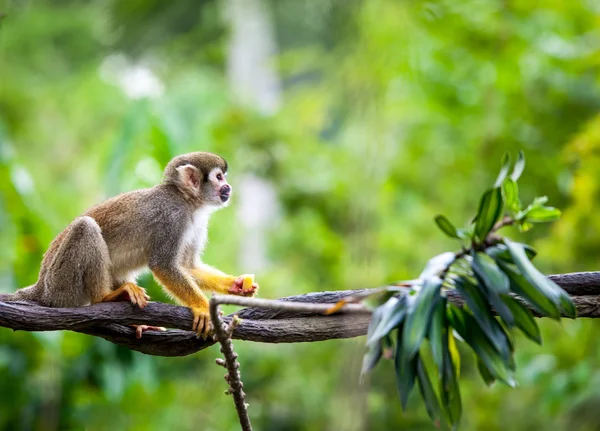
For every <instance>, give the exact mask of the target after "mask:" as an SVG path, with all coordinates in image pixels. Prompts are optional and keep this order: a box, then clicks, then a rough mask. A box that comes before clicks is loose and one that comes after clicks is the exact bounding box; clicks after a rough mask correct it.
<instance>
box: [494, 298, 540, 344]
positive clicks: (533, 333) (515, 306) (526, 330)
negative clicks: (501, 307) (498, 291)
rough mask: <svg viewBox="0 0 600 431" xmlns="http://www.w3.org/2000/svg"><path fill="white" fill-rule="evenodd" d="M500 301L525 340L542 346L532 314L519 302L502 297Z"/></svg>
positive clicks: (538, 330)
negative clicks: (508, 310) (507, 309)
mask: <svg viewBox="0 0 600 431" xmlns="http://www.w3.org/2000/svg"><path fill="white" fill-rule="evenodd" d="M502 301H503V302H504V303H505V304H506V306H507V307H508V308H510V311H511V313H512V315H513V317H514V321H515V326H516V327H517V328H519V329H520V330H521V331H522V332H523V334H525V336H527V338H529V339H530V340H532V341H535V342H536V343H538V344H542V336H541V335H540V328H538V325H537V323H535V319H534V318H533V313H531V311H529V309H528V308H526V307H525V306H523V305H522V304H521V303H520V302H519V301H517V300H516V299H514V298H512V297H510V296H503V297H502Z"/></svg>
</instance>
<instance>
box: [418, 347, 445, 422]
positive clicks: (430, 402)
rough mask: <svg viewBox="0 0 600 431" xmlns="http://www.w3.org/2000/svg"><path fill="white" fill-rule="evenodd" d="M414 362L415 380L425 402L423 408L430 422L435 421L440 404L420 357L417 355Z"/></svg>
mask: <svg viewBox="0 0 600 431" xmlns="http://www.w3.org/2000/svg"><path fill="white" fill-rule="evenodd" d="M415 360H416V362H417V380H418V382H419V389H420V390H421V395H422V396H423V401H425V408H426V409H427V414H428V415H429V417H430V418H431V420H432V421H435V420H437V419H439V418H440V403H439V401H438V397H437V394H436V393H435V390H434V389H433V385H432V384H431V379H430V378H429V374H428V373H427V369H426V368H425V364H424V363H423V361H422V359H421V357H420V356H419V355H417V356H416V357H415Z"/></svg>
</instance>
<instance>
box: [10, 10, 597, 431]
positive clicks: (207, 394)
mask: <svg viewBox="0 0 600 431" xmlns="http://www.w3.org/2000/svg"><path fill="white" fill-rule="evenodd" d="M0 14H1V15H0V16H1V17H2V18H0V289H1V290H2V291H6V292H8V291H13V290H15V289H16V288H17V287H22V286H26V285H29V284H31V283H33V282H34V281H35V280H36V277H37V272H38V270H39V262H40V261H41V257H42V254H43V253H44V251H45V249H46V247H47V245H48V244H49V242H50V241H51V239H52V238H53V237H54V236H55V235H56V234H57V233H58V232H59V231H61V230H62V229H63V228H64V227H65V226H66V225H67V224H68V223H69V222H70V221H71V220H72V219H73V218H74V217H76V216H77V215H78V214H79V213H81V212H82V211H83V210H84V209H86V208H87V207H88V206H90V205H92V204H94V203H97V202H99V201H101V200H103V199H105V198H107V197H109V196H113V195H115V194H117V193H119V192H123V191H128V190H132V189H134V188H141V187H148V186H152V185H154V184H156V183H157V182H159V181H160V179H161V170H162V168H163V167H164V165H165V164H166V163H167V161H168V160H169V159H170V158H171V157H172V156H175V155H177V154H181V153H185V152H188V151H198V150H204V151H213V152H217V153H220V154H222V155H223V156H225V157H226V158H227V159H228V161H229V165H230V166H231V170H230V173H229V180H230V182H231V183H232V185H233V187H234V189H235V190H236V194H235V196H234V199H233V204H232V206H231V207H229V208H227V209H225V210H223V211H221V212H219V213H217V214H216V215H215V216H214V217H213V220H212V222H211V229H210V243H209V246H208V249H207V251H206V253H205V260H206V261H207V262H208V263H211V264H214V265H216V266H218V267H219V268H222V269H223V270H225V271H228V272H232V273H243V272H254V273H256V274H257V280H258V281H260V283H261V291H260V294H261V296H262V297H264V298H277V297H282V296H287V295H292V294H299V293H304V292H310V291H319V290H335V289H350V288H362V287H375V286H379V285H382V284H385V283H386V282H389V281H393V280H398V279H408V278H413V277H415V276H416V275H418V273H419V272H420V270H421V268H422V266H423V264H424V263H425V262H426V260H427V259H428V258H429V257H431V256H433V255H435V254H437V253H439V252H442V251H447V250H453V249H454V248H455V244H453V243H452V242H451V241H450V240H448V239H445V238H444V235H443V234H441V232H439V231H438V229H437V228H436V227H435V225H434V224H433V217H434V216H435V215H436V214H437V213H443V214H445V215H447V216H448V217H449V218H450V219H451V220H453V221H454V222H455V223H457V224H462V223H466V222H468V221H469V219H470V217H472V215H473V214H474V211H475V209H476V205H477V200H478V197H479V195H480V194H481V192H482V191H483V190H484V189H485V187H486V185H489V184H491V183H492V182H493V179H494V178H495V175H496V172H497V169H498V167H499V163H500V158H501V155H502V154H503V153H504V152H505V151H511V152H512V153H513V155H516V152H517V151H518V150H519V149H523V150H524V151H525V154H526V156H527V159H528V166H527V168H526V171H525V175H524V177H523V178H522V180H521V183H522V185H521V188H522V193H523V195H524V197H525V200H528V199H530V198H532V197H533V196H535V195H540V194H547V195H548V196H549V198H550V203H551V204H554V205H556V206H558V207H560V208H562V209H563V210H564V217H563V218H562V219H561V220H560V221H559V222H557V223H555V224H554V225H552V226H542V227H539V228H536V229H535V230H534V231H533V232H530V233H527V234H519V233H518V232H516V231H515V232H513V231H511V232H510V233H509V234H510V235H512V236H514V237H517V238H520V239H522V240H525V241H530V242H532V243H533V244H534V245H535V246H536V247H537V248H538V249H539V250H540V256H539V257H538V259H539V260H538V265H540V267H541V268H542V269H543V270H544V271H545V272H549V273H550V272H555V273H556V272H571V271H579V270H596V269H600V217H598V215H597V214H598V211H599V210H600V203H599V202H600V174H599V173H598V172H599V169H600V116H599V113H600V91H599V90H600V79H599V74H598V73H599V70H600V3H598V2H597V1H596V0H579V1H570V2H566V1H562V0H550V1H545V2H538V1H533V0H519V1H511V0H508V1H507V0H504V1H501V0H490V1H480V0H467V1H461V0H439V1H431V0H430V1H423V0H411V1H408V0H404V1H398V0H368V1H367V0H212V1H206V0H205V1H202V2H199V1H196V0H179V1H173V2H165V1H161V0H127V1H118V0H89V1H85V2H83V1H67V0H61V1H54V0H52V1H51V0H36V1H33V0H0ZM142 284H143V285H144V286H146V287H147V288H148V289H149V291H150V294H151V295H152V296H153V297H154V298H155V299H156V300H160V301H168V300H167V299H166V298H165V297H164V295H163V294H162V292H161V290H160V288H159V287H158V286H157V285H156V284H155V283H154V281H153V280H152V278H151V277H150V276H145V277H144V278H143V279H142ZM541 326H542V330H543V336H544V345H543V346H542V347H538V346H536V345H534V344H533V343H530V342H528V341H527V340H525V339H524V338H523V337H518V338H517V345H518V347H517V364H518V380H519V383H520V386H519V387H518V388H517V389H514V390H513V389H509V388H507V387H503V386H502V385H499V384H496V385H495V386H493V387H492V388H487V387H486V386H485V385H484V383H483V382H482V381H481V379H480V378H479V376H478V375H477V370H476V367H474V364H473V361H472V360H471V357H470V356H469V355H468V351H467V350H466V349H465V350H464V352H463V353H465V355H466V356H465V359H463V364H462V374H461V380H462V395H463V404H464V414H463V421H462V429H465V430H479V429H486V430H500V429H511V430H531V429H554V430H559V429H565V430H566V429H569V430H595V429H598V428H599V427H600V411H599V410H598V407H597V406H598V404H599V403H600V343H599V342H598V339H599V338H600V322H593V321H591V320H579V321H569V322H567V321H564V322H563V323H561V324H557V323H556V322H549V321H543V322H542V324H541ZM363 343H364V339H363V338H359V339H354V340H339V341H330V342H322V343H311V344H296V345H259V344H253V343H246V342H239V341H238V342H236V343H235V344H236V348H237V350H238V351H239V353H240V359H241V362H242V368H241V371H242V375H243V379H244V382H245V389H246V392H247V393H248V401H249V403H250V416H251V419H252V420H253V423H254V425H255V428H256V429H259V430H325V429H328V430H385V429H405V430H421V429H434V427H433V425H431V423H430V421H429V419H428V418H427V415H426V413H425V410H424V408H423V406H422V404H421V400H420V399H419V397H418V396H417V393H416V391H415V393H413V397H412V398H411V401H410V403H409V411H408V413H406V414H404V415H403V414H402V413H401V411H400V407H399V402H398V398H397V395H396V389H395V384H394V378H393V371H392V365H391V364H390V363H384V364H381V365H380V366H378V368H377V370H376V371H375V372H374V373H373V375H372V376H370V378H369V379H367V381H365V382H364V383H363V384H362V385H359V382H358V375H359V370H360V363H361V356H362V353H363ZM461 348H462V347H461ZM217 356H218V348H217V347H213V348H211V349H210V350H208V351H203V352H200V353H198V354H196V355H193V356H188V357H184V358H156V357H150V356H145V355H143V354H139V353H135V352H131V351H129V350H127V349H124V348H121V347H118V346H115V345H112V344H110V343H108V342H106V341H104V340H101V339H96V338H94V337H90V336H85V335H80V334H75V333H70V332H62V333H22V332H17V333H14V332H13V331H11V330H7V329H1V330H0V429H6V430H83V429H86V430H104V429H123V430H167V429H173V430H192V429H193V430H198V429H204V430H235V429H238V420H237V416H236V414H235V409H234V406H233V403H232V400H231V398H230V397H226V396H224V395H223V391H224V389H225V382H224V381H223V379H222V374H223V370H222V369H220V368H218V367H217V366H215V365H214V358H215V357H217Z"/></svg>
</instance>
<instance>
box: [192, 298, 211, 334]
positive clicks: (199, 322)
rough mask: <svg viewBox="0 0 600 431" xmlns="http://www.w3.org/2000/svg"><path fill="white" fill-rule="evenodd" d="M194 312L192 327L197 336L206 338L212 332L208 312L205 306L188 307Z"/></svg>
mask: <svg viewBox="0 0 600 431" xmlns="http://www.w3.org/2000/svg"><path fill="white" fill-rule="evenodd" d="M190 308H191V310H192V313H193V314H194V323H193V324H192V329H193V330H194V331H196V333H197V334H198V336H199V337H202V338H203V339H205V340H206V339H207V338H208V336H209V335H211V333H212V323H211V322H210V312H209V311H208V307H207V306H203V307H190Z"/></svg>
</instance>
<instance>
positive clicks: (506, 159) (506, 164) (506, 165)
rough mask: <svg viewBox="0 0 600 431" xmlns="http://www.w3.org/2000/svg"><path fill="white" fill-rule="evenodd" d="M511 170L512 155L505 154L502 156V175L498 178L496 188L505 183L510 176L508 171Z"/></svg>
mask: <svg viewBox="0 0 600 431" xmlns="http://www.w3.org/2000/svg"><path fill="white" fill-rule="evenodd" d="M509 169H510V154H508V153H504V155H503V156H502V167H501V168H500V173H499V174H498V177H497V178H496V182H495V183H494V187H500V186H501V185H502V183H503V182H504V179H505V178H506V176H507V175H508V170H509Z"/></svg>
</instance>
